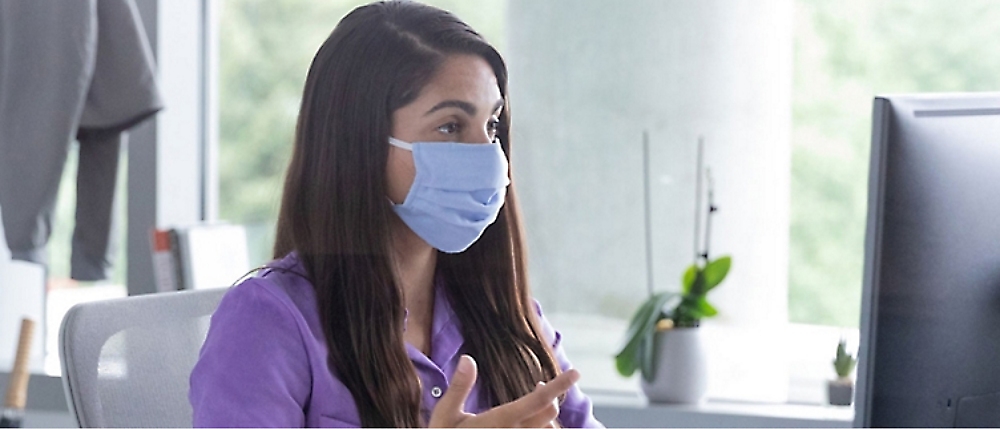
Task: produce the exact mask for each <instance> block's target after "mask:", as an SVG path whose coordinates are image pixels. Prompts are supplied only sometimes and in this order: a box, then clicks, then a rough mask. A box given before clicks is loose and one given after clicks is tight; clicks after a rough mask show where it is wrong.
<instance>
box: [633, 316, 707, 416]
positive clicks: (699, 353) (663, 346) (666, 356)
mask: <svg viewBox="0 0 1000 429" xmlns="http://www.w3.org/2000/svg"><path fill="white" fill-rule="evenodd" d="M701 337H702V335H701V329H700V328H674V329H668V330H666V331H663V332H659V333H657V334H656V337H655V340H654V347H655V348H656V363H655V370H654V373H655V375H654V376H653V381H652V382H647V381H646V379H645V378H642V377H640V378H641V380H642V381H641V383H642V391H643V392H644V393H645V394H646V397H647V398H649V401H650V402H669V403H678V404H697V403H700V402H702V401H704V400H705V393H706V391H707V390H708V365H707V362H706V357H705V348H704V345H703V344H702V338H701Z"/></svg>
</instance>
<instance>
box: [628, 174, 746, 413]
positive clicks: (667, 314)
mask: <svg viewBox="0 0 1000 429" xmlns="http://www.w3.org/2000/svg"><path fill="white" fill-rule="evenodd" d="M699 171H700V168H699ZM708 181H709V191H708V213H707V215H706V217H707V221H706V228H705V248H704V250H698V243H697V237H698V231H697V229H698V225H697V221H696V225H695V230H696V233H695V237H696V239H695V249H696V257H695V262H694V263H693V264H691V266H689V267H688V268H687V270H685V272H684V275H683V276H682V277H681V292H680V293H679V294H678V293H673V292H660V293H652V290H650V296H649V298H648V299H647V300H646V301H645V302H643V304H642V305H641V306H640V307H639V309H638V310H637V311H636V312H635V315H633V316H632V320H631V322H630V323H629V327H628V330H627V332H626V334H625V341H624V345H623V346H622V348H621V350H620V351H619V352H618V354H617V355H616V356H615V366H616V368H617V370H618V372H619V373H620V374H621V375H623V376H626V377H628V376H631V375H632V374H634V373H635V371H637V370H638V371H639V372H640V373H641V374H642V380H641V386H642V389H643V392H644V393H645V394H646V397H647V398H649V400H650V401H652V402H673V403H697V402H701V401H702V400H703V399H704V396H705V392H706V390H707V388H708V382H707V378H708V377H707V367H706V362H705V356H704V348H703V346H702V340H701V334H700V329H699V326H700V323H701V319H703V318H706V317H712V316H715V315H716V314H718V311H717V310H716V309H715V307H713V306H712V305H711V304H709V302H708V300H707V299H706V297H707V295H708V293H709V292H711V291H712V290H713V289H715V288H716V287H717V286H719V284H721V283H722V281H723V280H725V278H726V275H728V274H729V269H730V267H731V265H732V258H730V257H729V256H723V257H720V258H718V259H714V260H713V259H710V258H709V252H708V243H709V238H710V234H711V219H712V215H713V214H714V213H715V212H716V211H718V208H717V207H716V206H715V205H714V204H713V196H712V195H713V194H712V182H711V176H710V175H709V176H708ZM699 182H700V180H699ZM698 188H700V184H699V185H698ZM696 192H698V193H700V190H699V191H696ZM696 205H699V206H700V203H696Z"/></svg>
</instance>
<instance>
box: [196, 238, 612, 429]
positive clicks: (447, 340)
mask: <svg viewBox="0 0 1000 429" xmlns="http://www.w3.org/2000/svg"><path fill="white" fill-rule="evenodd" d="M272 266H274V267H277V268H278V270H272V269H265V270H263V271H262V272H261V274H260V276H259V277H254V278H251V279H248V280H246V281H244V282H243V283H241V284H240V285H239V286H236V287H234V288H232V289H231V290H230V291H229V292H228V293H226V295H225V297H223V299H222V302H221V303H220V304H219V308H218V309H217V310H216V311H215V314H213V315H212V322H211V327H210V328H209V330H208V337H207V338H206V339H205V343H204V345H203V346H202V348H201V356H200V358H199V359H198V363H197V364H196V365H195V367H194V370H193V371H192V373H191V390H190V393H189V395H188V397H189V400H190V401H191V407H192V408H193V411H194V422H193V423H194V427H358V426H360V425H361V419H360V417H359V416H358V410H357V406H356V405H355V403H354V398H353V397H352V396H351V393H350V391H348V389H347V387H345V386H344V384H343V383H341V382H340V380H338V379H337V378H336V377H335V376H334V375H333V374H332V373H331V372H330V370H329V369H328V366H327V346H326V338H325V336H324V334H323V329H322V327H321V326H320V321H319V314H318V312H317V306H316V296H315V294H314V292H313V288H312V286H311V285H310V284H309V282H308V281H306V280H305V279H304V278H303V277H300V276H298V275H295V274H291V273H287V272H283V270H291V271H295V272H299V273H304V271H305V270H304V268H303V267H302V266H301V264H300V262H299V260H298V258H297V257H296V256H295V254H294V253H293V254H290V255H289V256H287V257H285V258H284V259H282V260H280V261H278V262H277V263H276V264H273V265H272ZM537 309H538V314H539V319H540V320H541V323H542V327H543V330H544V333H543V334H544V335H545V337H546V338H547V339H548V340H549V342H550V344H552V349H553V350H554V351H555V356H556V359H557V360H558V362H559V365H560V366H561V367H562V369H563V370H567V369H569V368H570V367H571V364H570V362H569V360H567V359H566V354H565V353H564V351H563V349H562V347H561V345H560V340H561V336H560V335H559V333H558V332H556V331H555V330H554V329H553V328H552V326H551V325H549V323H548V321H546V320H545V317H544V316H542V315H541V307H537ZM432 323H433V324H432V327H431V350H430V356H426V355H424V354H423V353H421V352H420V351H419V350H417V349H416V348H414V347H413V346H411V345H410V344H406V353H407V355H408V356H409V357H410V360H411V361H413V366H414V367H415V368H416V370H417V374H418V376H419V377H420V380H421V383H422V384H421V385H422V387H423V389H424V391H423V398H422V403H421V407H422V410H421V411H422V413H423V416H424V418H425V419H429V417H430V413H431V411H432V410H433V409H434V405H436V404H437V401H438V398H440V397H441V396H442V394H443V393H444V391H446V390H447V389H448V385H449V380H450V379H451V375H452V373H453V372H454V371H455V367H456V365H457V364H458V358H459V356H461V354H462V344H463V339H462V333H461V330H460V329H459V324H458V323H459V321H458V318H457V317H456V316H455V313H454V311H452V308H451V305H450V304H449V303H448V299H447V297H446V295H445V294H444V292H443V290H442V288H440V287H436V288H435V293H434V317H433V322H432ZM480 394H482V392H481V391H480V385H479V383H478V382H477V383H476V385H475V386H474V387H473V389H472V391H471V392H470V394H469V397H468V400H467V401H466V411H468V412H471V413H479V412H482V411H485V410H483V409H481V408H479V407H478V404H479V395H480ZM559 421H560V422H561V423H562V424H563V426H566V427H603V425H602V424H601V423H600V422H598V421H597V420H596V419H595V418H594V416H593V409H592V405H591V402H590V399H589V398H587V397H586V396H585V395H584V394H583V392H581V391H580V389H579V388H578V387H576V386H574V387H573V388H572V389H570V390H569V391H568V392H567V394H566V400H565V401H564V402H563V404H562V405H561V407H560V410H559Z"/></svg>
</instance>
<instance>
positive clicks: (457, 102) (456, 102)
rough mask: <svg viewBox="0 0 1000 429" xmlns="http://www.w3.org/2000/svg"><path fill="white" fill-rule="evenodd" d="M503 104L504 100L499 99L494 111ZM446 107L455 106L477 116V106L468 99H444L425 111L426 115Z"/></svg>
mask: <svg viewBox="0 0 1000 429" xmlns="http://www.w3.org/2000/svg"><path fill="white" fill-rule="evenodd" d="M501 106H503V100H498V101H497V103H496V104H495V105H494V107H493V111H496V110H497V109H499V108H500V107H501ZM446 107H455V108H459V109H462V111H463V112H465V113H466V114H468V115H469V116H475V115H476V106H473V105H472V103H469V102H468V101H462V100H445V101H442V102H440V103H438V104H436V105H434V107H431V109H430V110H428V111H427V113H424V116H427V115H430V114H431V113H434V112H436V111H438V110H441V109H444V108H446Z"/></svg>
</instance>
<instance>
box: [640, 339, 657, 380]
mask: <svg viewBox="0 0 1000 429" xmlns="http://www.w3.org/2000/svg"><path fill="white" fill-rule="evenodd" d="M654 328H655V325H654ZM655 338H656V329H650V330H649V331H647V332H646V335H645V338H643V341H642V343H641V346H640V347H641V348H642V353H640V354H639V358H640V359H641V360H642V362H641V364H642V365H641V368H642V378H644V379H646V381H648V382H652V381H653V376H654V375H655V373H656V344H655V343H654V339H655Z"/></svg>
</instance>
